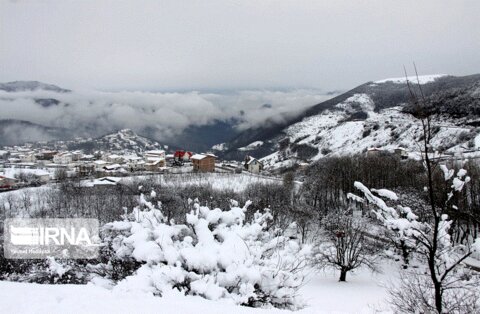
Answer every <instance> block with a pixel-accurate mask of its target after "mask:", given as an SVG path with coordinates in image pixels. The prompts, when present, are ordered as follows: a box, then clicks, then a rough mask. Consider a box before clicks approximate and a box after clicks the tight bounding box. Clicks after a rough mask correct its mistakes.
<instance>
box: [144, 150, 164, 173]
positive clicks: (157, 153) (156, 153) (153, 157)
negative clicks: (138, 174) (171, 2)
mask: <svg viewBox="0 0 480 314" xmlns="http://www.w3.org/2000/svg"><path fill="white" fill-rule="evenodd" d="M143 156H144V158H145V170H147V171H160V170H161V169H162V168H164V167H165V151H164V150H149V151H146V152H145V153H144V155H143Z"/></svg>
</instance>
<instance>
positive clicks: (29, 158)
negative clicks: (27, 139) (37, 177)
mask: <svg viewBox="0 0 480 314" xmlns="http://www.w3.org/2000/svg"><path fill="white" fill-rule="evenodd" d="M18 157H19V158H20V162H35V161H36V160H37V158H36V157H35V154H34V153H33V152H28V153H24V154H21V155H18Z"/></svg>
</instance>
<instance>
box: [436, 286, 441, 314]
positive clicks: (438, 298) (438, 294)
mask: <svg viewBox="0 0 480 314" xmlns="http://www.w3.org/2000/svg"><path fill="white" fill-rule="evenodd" d="M434 287H435V307H436V309H437V311H438V313H440V314H441V313H443V312H442V311H443V309H442V308H443V304H442V290H441V284H440V283H437V284H435V285H434Z"/></svg>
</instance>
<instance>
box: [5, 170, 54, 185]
mask: <svg viewBox="0 0 480 314" xmlns="http://www.w3.org/2000/svg"><path fill="white" fill-rule="evenodd" d="M4 173H5V176H7V177H10V178H22V177H23V178H28V177H30V178H35V179H37V180H38V181H40V182H41V183H47V182H48V181H50V172H48V171H46V170H42V169H20V168H5V169H4Z"/></svg>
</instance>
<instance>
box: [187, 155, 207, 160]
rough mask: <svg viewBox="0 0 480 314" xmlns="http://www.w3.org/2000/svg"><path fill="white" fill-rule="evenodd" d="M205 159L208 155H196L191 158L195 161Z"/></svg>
mask: <svg viewBox="0 0 480 314" xmlns="http://www.w3.org/2000/svg"><path fill="white" fill-rule="evenodd" d="M204 158H207V155H203V154H195V155H193V156H192V157H190V159H193V160H202V159H204Z"/></svg>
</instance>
